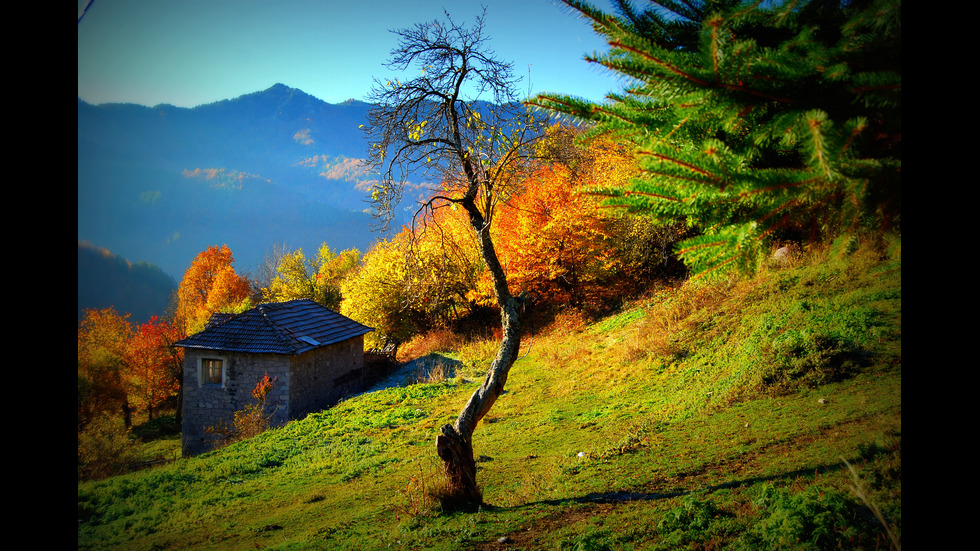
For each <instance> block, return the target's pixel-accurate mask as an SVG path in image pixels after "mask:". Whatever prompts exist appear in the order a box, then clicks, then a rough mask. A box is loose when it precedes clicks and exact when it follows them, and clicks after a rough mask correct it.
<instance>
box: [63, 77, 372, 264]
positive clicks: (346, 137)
mask: <svg viewBox="0 0 980 551" xmlns="http://www.w3.org/2000/svg"><path fill="white" fill-rule="evenodd" d="M370 107H371V106H370V104H367V103H364V102H359V101H347V102H344V103H342V104H328V103H326V102H323V101H320V100H318V99H317V98H315V97H313V96H311V95H309V94H307V93H305V92H303V91H302V90H298V89H295V88H290V87H288V86H285V85H283V84H276V85H274V86H272V87H271V88H269V89H267V90H264V91H261V92H255V93H252V94H246V95H243V96H241V97H238V98H235V99H230V100H223V101H218V102H215V103H210V104H206V105H201V106H198V107H194V108H181V107H175V106H172V105H166V104H163V105H157V106H154V107H146V106H140V105H134V104H101V105H91V104H89V103H86V102H85V101H83V100H81V99H79V100H78V239H79V240H80V241H87V242H90V243H93V244H94V245H96V246H98V247H104V248H106V249H108V250H111V251H112V252H113V253H115V254H118V255H120V256H122V257H124V258H128V259H132V260H134V261H139V260H145V261H148V262H151V263H153V264H156V265H158V266H160V267H161V268H162V269H163V270H164V271H165V272H166V273H167V274H169V275H171V276H172V277H174V278H175V279H176V280H177V281H179V280H180V279H181V278H182V277H183V272H184V270H186V268H187V267H188V266H189V265H190V263H191V261H192V260H193V258H194V256H195V255H196V254H197V253H199V252H201V251H203V250H204V249H206V248H207V247H208V246H209V245H222V244H227V245H228V246H229V247H230V248H231V250H232V252H233V253H234V255H235V260H236V263H235V264H236V268H238V269H240V270H242V271H248V270H250V269H254V268H255V267H257V266H258V265H259V264H260V263H261V262H262V261H263V258H264V256H265V255H266V254H267V253H268V252H269V251H271V249H272V246H273V245H274V244H282V243H285V244H286V245H287V246H288V247H289V248H290V249H296V248H300V247H302V248H303V249H304V250H313V249H314V248H316V247H318V246H319V245H320V244H321V243H324V242H326V243H327V244H329V245H330V246H331V248H333V249H335V250H342V249H346V248H350V247H357V248H358V249H360V250H361V251H362V252H363V251H364V250H366V249H367V248H368V247H369V246H370V245H371V244H372V243H373V242H374V241H375V240H377V239H378V238H379V237H380V236H379V235H377V234H376V233H374V232H372V231H371V230H370V226H371V222H372V217H371V215H370V214H369V213H367V212H365V209H366V207H367V206H368V205H367V203H366V198H367V197H366V194H365V191H366V190H367V189H368V188H369V187H370V183H371V176H370V175H369V174H367V173H366V172H365V171H364V169H363V167H362V166H361V165H360V164H359V162H358V159H360V158H362V157H364V156H365V154H366V151H367V142H366V140H365V137H364V135H363V133H362V131H361V130H360V129H359V126H360V125H362V124H364V123H365V122H366V116H367V113H368V110H369V109H370Z"/></svg>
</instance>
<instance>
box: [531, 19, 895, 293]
mask: <svg viewBox="0 0 980 551" xmlns="http://www.w3.org/2000/svg"><path fill="white" fill-rule="evenodd" d="M563 1H564V2H565V3H566V4H567V5H568V6H570V7H571V8H573V9H574V10H576V11H578V12H579V13H581V14H582V15H583V16H585V17H587V18H588V19H589V20H591V22H592V23H593V26H594V28H595V30H596V32H598V33H600V34H601V35H602V36H603V37H604V38H605V39H606V41H607V42H608V44H609V46H610V50H609V51H608V52H605V53H601V54H598V53H597V54H593V55H591V56H587V57H586V60H587V61H589V62H592V63H597V64H600V65H602V66H604V67H606V68H608V69H609V70H612V71H615V72H616V73H618V74H620V75H622V76H623V77H625V81H626V82H627V85H626V87H625V90H624V91H623V92H621V93H611V94H609V95H608V96H607V101H605V102H603V103H592V102H589V101H585V100H581V99H579V98H574V97H570V96H567V95H552V94H544V95H540V96H538V97H537V98H535V99H534V100H532V101H531V102H530V103H532V104H534V105H537V106H539V107H543V108H545V109H548V110H550V111H553V112H557V113H563V114H566V115H569V116H572V117H575V118H578V119H584V120H588V121H592V122H593V123H595V124H594V126H593V127H592V129H591V131H590V135H598V134H602V135H611V136H614V137H616V138H617V139H621V140H629V141H632V142H633V143H634V144H636V146H637V147H638V151H639V161H640V164H641V167H642V169H643V174H642V176H641V177H640V178H638V179H636V180H634V181H633V182H632V183H631V185H629V186H627V187H625V188H621V189H616V190H613V191H611V192H609V195H610V197H609V203H610V204H613V205H619V206H622V207H625V208H627V209H628V210H630V211H638V212H647V213H649V214H651V215H653V216H655V217H657V218H659V219H663V220H677V219H681V220H685V221H687V222H688V223H689V224H691V225H693V226H696V227H697V228H699V230H700V231H699V234H698V236H697V237H694V238H692V239H689V240H686V241H684V242H682V243H681V244H680V246H679V251H678V252H679V253H680V255H681V258H682V259H683V260H684V261H685V263H687V264H688V266H689V267H690V268H691V269H692V271H693V273H695V274H699V275H700V274H720V273H725V272H727V271H729V270H731V269H733V268H740V269H743V270H747V271H752V270H754V269H755V268H756V267H757V266H758V263H759V262H760V261H761V259H762V258H763V255H764V253H766V252H768V248H769V245H771V243H772V242H773V241H774V240H777V239H785V238H787V237H790V236H793V237H796V238H798V239H799V238H802V239H813V238H832V237H837V236H841V235H844V236H851V237H853V236H856V235H858V234H860V233H861V232H865V231H869V230H873V231H875V232H879V233H881V232H890V233H892V234H894V235H896V236H898V237H899V238H900V235H901V229H900V216H899V215H900V209H901V205H900V191H901V184H900V175H901V61H900V60H901V3H900V0H853V1H844V2H841V1H831V0H812V1H808V0H800V1H795V2H794V1H756V2H744V1H733V0H705V1H695V0H678V1H674V0H666V1H661V2H650V7H647V8H645V9H642V10H640V9H637V8H636V7H634V6H633V4H632V3H631V2H630V0H616V1H615V4H616V5H617V12H618V14H617V15H615V16H614V15H610V14H606V13H603V12H601V11H599V10H597V9H595V8H593V7H592V6H590V5H588V4H586V3H581V2H578V1H576V0H563ZM604 191H608V190H604Z"/></svg>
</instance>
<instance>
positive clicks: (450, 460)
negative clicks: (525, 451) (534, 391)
mask: <svg viewBox="0 0 980 551" xmlns="http://www.w3.org/2000/svg"><path fill="white" fill-rule="evenodd" d="M463 205H464V207H465V208H466V210H467V211H468V212H469V215H470V222H471V224H472V226H473V228H474V229H475V230H476V234H477V240H478V242H479V247H480V254H481V256H482V257H483V261H484V262H485V263H486V265H487V268H488V269H489V271H490V274H491V276H492V278H493V282H494V292H495V294H496V298H497V303H498V304H499V306H500V322H501V328H502V339H501V341H500V348H499V349H498V351H497V355H496V357H495V358H494V360H493V362H492V363H491V364H490V369H489V371H488V372H487V376H486V378H485V379H484V381H483V384H482V385H481V386H480V388H478V389H477V390H476V391H475V392H474V393H473V395H472V396H471V397H470V399H469V401H468V402H467V403H466V405H465V406H464V407H463V409H462V411H460V413H459V416H458V417H457V418H456V422H455V423H453V424H446V425H444V426H443V427H442V429H441V434H439V436H437V437H436V452H437V453H438V454H439V457H440V458H441V459H442V461H443V463H444V466H445V471H446V476H447V478H448V479H449V483H450V487H451V490H452V494H453V497H454V498H455V499H457V500H461V501H462V502H463V503H462V504H463V505H464V506H469V507H474V506H478V505H482V504H483V496H482V492H481V490H480V487H479V485H477V483H476V462H475V460H474V458H473V431H474V430H475V429H476V426H477V424H478V423H479V422H480V420H481V419H483V417H484V416H485V415H486V414H487V412H489V411H490V408H491V407H492V406H493V404H494V402H496V401H497V398H498V397H499V396H500V394H501V393H503V390H504V384H505V383H506V382H507V375H508V373H509V372H510V368H511V366H512V365H514V362H515V361H516V360H517V356H518V353H519V351H520V348H521V313H522V310H523V301H522V300H521V299H519V298H517V297H514V296H512V295H511V294H510V290H509V289H508V286H507V276H506V274H505V273H504V270H503V267H502V266H501V265H500V262H499V260H498V259H497V253H496V251H495V249H494V246H493V241H492V240H491V239H490V231H489V227H487V226H485V225H484V219H483V216H482V214H481V213H480V212H479V210H478V209H477V208H476V207H475V205H474V204H473V202H472V201H470V202H464V203H463Z"/></svg>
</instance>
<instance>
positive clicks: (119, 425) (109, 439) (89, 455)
mask: <svg viewBox="0 0 980 551" xmlns="http://www.w3.org/2000/svg"><path fill="white" fill-rule="evenodd" d="M135 452H136V444H135V442H134V441H133V439H132V438H130V432H129V430H127V429H126V427H125V424H124V423H123V420H122V419H120V418H119V417H114V416H110V415H105V414H104V415H101V416H99V417H96V418H94V419H93V420H92V421H91V422H90V423H89V424H88V425H86V427H85V428H84V429H83V430H82V431H81V432H79V433H78V480H98V479H101V478H106V477H109V476H114V475H117V474H122V473H124V472H126V470H127V466H128V464H129V463H130V462H131V461H132V460H133V458H134V454H135Z"/></svg>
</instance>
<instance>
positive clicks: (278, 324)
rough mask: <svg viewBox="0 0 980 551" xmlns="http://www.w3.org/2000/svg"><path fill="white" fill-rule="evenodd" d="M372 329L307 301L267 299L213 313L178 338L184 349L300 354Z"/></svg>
mask: <svg viewBox="0 0 980 551" xmlns="http://www.w3.org/2000/svg"><path fill="white" fill-rule="evenodd" d="M371 331H374V329H372V328H371V327H367V326H365V325H361V324H360V323H357V322H356V321H354V320H352V319H350V318H348V317H345V316H342V315H340V314H338V313H336V312H334V311H333V310H330V309H329V308H325V307H323V306H321V305H320V304H318V303H316V302H314V301H312V300H309V299H300V300H291V301H289V302H268V303H264V304H260V305H258V306H256V307H255V308H252V309H251V310H248V311H245V312H242V313H241V314H236V315H233V316H229V315H227V314H215V315H214V316H212V317H211V320H210V321H209V322H208V325H207V327H206V328H205V329H204V330H203V331H201V332H200V333H197V334H196V335H191V336H190V337H187V338H186V339H182V340H180V341H177V343H176V345H177V346H182V347H184V348H203V349H207V350H223V351H228V352H253V353H264V354H302V353H303V352H306V351H307V350H310V349H313V348H316V347H318V346H325V345H328V344H334V343H338V342H341V341H345V340H347V339H350V338H352V337H357V336H359V335H363V334H365V333H369V332H371Z"/></svg>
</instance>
